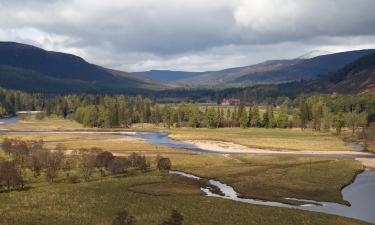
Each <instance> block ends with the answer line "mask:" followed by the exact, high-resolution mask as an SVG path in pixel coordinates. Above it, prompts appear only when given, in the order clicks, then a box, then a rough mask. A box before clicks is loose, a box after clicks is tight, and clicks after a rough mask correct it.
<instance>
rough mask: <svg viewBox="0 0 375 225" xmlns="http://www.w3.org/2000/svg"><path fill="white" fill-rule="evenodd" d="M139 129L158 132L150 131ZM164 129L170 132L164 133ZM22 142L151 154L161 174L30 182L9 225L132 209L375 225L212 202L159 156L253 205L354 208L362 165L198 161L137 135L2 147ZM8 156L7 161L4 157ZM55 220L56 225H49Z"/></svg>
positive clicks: (274, 139) (312, 137)
mask: <svg viewBox="0 0 375 225" xmlns="http://www.w3.org/2000/svg"><path fill="white" fill-rule="evenodd" d="M0 129H11V130H90V131H94V129H85V128H83V127H81V126H80V125H79V124H76V123H74V122H72V121H66V120H61V119H57V118H55V119H45V120H43V121H21V122H20V123H18V124H13V125H1V126H0ZM134 130H153V131H155V130H156V128H153V127H143V128H142V127H140V128H134ZM157 130H160V129H157ZM167 132H169V133H170V134H171V137H172V138H175V139H179V140H221V141H230V142H233V143H236V144H239V145H243V146H247V147H257V148H262V149H268V148H270V149H275V150H283V149H291V150H314V151H334V150H341V151H350V150H351V147H350V146H348V145H346V144H345V143H344V142H343V141H342V140H340V139H339V138H337V137H336V136H334V135H332V134H330V133H313V132H309V131H304V132H302V131H299V130H278V129H275V130H269V129H237V128H228V129H216V130H210V129H190V128H186V129H185V128H181V129H177V128H176V129H170V130H167ZM5 137H8V138H9V137H15V138H22V139H43V140H44V142H45V147H46V148H48V149H54V147H55V146H56V144H58V143H63V144H65V145H66V147H67V149H68V151H71V150H77V149H82V148H91V147H99V148H102V149H103V150H108V151H111V152H113V153H114V154H116V155H129V154H130V153H131V152H138V153H140V154H145V155H146V156H147V158H148V160H149V161H150V163H151V168H152V169H151V171H149V172H146V173H141V172H138V171H129V172H128V173H127V174H125V175H123V176H107V177H106V178H104V179H103V180H101V179H99V175H98V174H99V172H98V171H97V172H96V175H95V176H94V178H93V179H92V180H91V181H89V182H84V181H81V182H80V183H78V184H68V183H67V182H66V181H65V180H64V178H63V177H64V175H63V174H61V175H60V179H58V180H57V181H56V182H54V183H49V182H47V181H45V178H44V177H40V178H35V179H34V178H30V179H29V180H28V184H29V185H28V186H29V188H28V189H27V190H25V191H19V192H18V191H14V192H10V193H5V192H4V193H0V224H4V225H10V224H17V225H23V224H25V225H26V224H30V225H31V224H40V225H43V224H56V225H58V224H61V225H62V224H72V225H75V224H77V225H83V224H90V225H93V224H95V225H105V224H110V223H111V220H112V219H113V218H114V216H115V214H116V213H117V212H118V211H119V210H121V209H126V210H127V211H129V212H130V213H131V214H132V215H134V216H135V218H136V221H137V224H140V225H146V224H147V225H149V224H159V223H160V222H161V221H162V220H163V219H164V218H167V217H168V216H169V214H170V211H171V210H172V209H173V208H176V209H178V210H179V211H180V212H181V213H182V214H183V216H184V218H185V220H184V224H185V225H197V224H202V225H203V224H213V225H214V224H215V225H217V224H223V225H226V224H227V225H232V224H239V225H241V224H244V225H245V224H246V225H248V224H257V225H262V224H264V225H273V224H275V225H276V224H291V225H293V224H296V225H297V224H308V225H310V224H311V225H312V224H316V225H318V224H330V225H336V224H337V225H341V224H344V225H345V224H347V225H357V224H366V223H364V222H361V221H358V220H352V219H348V218H343V217H339V216H333V215H327V214H323V213H314V212H306V211H302V210H297V209H285V208H277V207H268V206H258V205H251V204H244V203H238V202H233V201H229V200H224V199H218V198H212V197H207V196H204V193H203V192H202V191H201V190H200V187H201V186H202V184H201V183H199V182H197V181H194V180H189V179H186V178H182V177H177V176H174V175H169V174H167V173H161V172H158V171H156V170H155V162H154V161H153V159H154V156H155V155H157V154H161V155H163V156H168V157H169V158H170V159H171V161H172V166H173V169H176V170H183V171H186V172H189V173H192V174H196V175H199V176H201V177H204V178H215V179H217V180H220V181H222V182H225V183H227V184H229V185H231V186H232V187H233V188H234V189H235V190H236V191H237V192H238V193H240V194H241V195H242V196H244V197H257V198H261V199H267V200H274V201H280V202H281V201H282V202H288V203H292V204H295V202H293V201H292V200H285V199H284V197H291V198H299V199H311V200H316V201H328V202H337V203H341V204H347V202H346V201H345V200H344V199H343V198H342V195H341V189H342V187H343V186H345V185H347V184H349V183H350V182H351V181H352V180H353V177H355V175H356V174H357V173H358V172H359V171H361V170H363V166H362V165H361V163H360V162H358V161H356V160H354V159H336V158H325V157H316V158H315V157H296V156H287V157H286V156H284V157H278V156H251V155H222V154H218V155H212V154H198V153H194V152H190V151H184V150H180V149H174V148H171V147H161V146H155V145H152V144H149V143H147V142H146V141H144V140H140V139H138V138H134V137H131V136H120V135H113V134H90V135H88V134H79V133H76V134H72V133H70V134H69V133H55V134H48V133H1V134H0V139H3V138H5ZM0 157H3V158H6V157H7V155H6V154H4V153H1V151H0ZM46 218H48V219H46Z"/></svg>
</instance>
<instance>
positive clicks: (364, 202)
mask: <svg viewBox="0 0 375 225" xmlns="http://www.w3.org/2000/svg"><path fill="white" fill-rule="evenodd" d="M17 122H18V118H17V117H13V118H6V119H0V124H10V123H17ZM0 127H1V126H0ZM1 132H19V133H23V132H26V133H27V132H33V133H38V132H40V133H86V134H88V135H89V134H92V133H100V132H80V131H42V130H41V131H35V130H34V131H16V130H2V131H1ZM103 133H112V134H116V135H126V136H134V137H137V138H140V139H143V140H145V141H147V142H149V143H150V144H154V145H161V146H168V147H173V148H179V149H184V150H190V151H195V152H199V153H202V154H203V153H210V154H223V152H222V151H214V150H212V149H203V148H198V147H197V146H195V145H193V144H190V143H187V142H183V141H177V140H172V139H170V138H169V136H168V134H166V133H164V132H103ZM352 147H353V150H355V151H357V152H358V153H352V154H347V155H344V156H343V155H340V154H339V153H335V154H312V153H303V154H298V155H299V156H314V157H317V156H322V157H350V158H357V157H368V158H373V157H374V155H371V154H367V153H366V154H363V155H357V154H359V153H362V152H363V151H365V149H364V148H363V147H362V146H361V145H358V144H355V143H353V144H352ZM225 154H239V153H238V152H230V151H226V152H225ZM277 154H278V153H277V152H274V153H273V152H269V153H267V154H264V155H277ZM282 154H283V155H296V154H295V153H290V154H285V152H284V153H282ZM262 155H263V154H262ZM172 173H174V174H177V175H182V176H186V177H189V178H191V179H201V178H200V177H197V176H194V175H192V174H187V173H184V172H180V171H174V172H172ZM209 182H210V184H211V185H214V186H216V187H218V188H219V189H220V190H221V191H222V192H223V193H224V194H225V195H224V196H221V195H217V194H215V193H212V192H211V191H210V190H209V189H208V188H202V191H204V192H205V193H206V195H207V196H211V197H218V198H224V199H228V200H232V201H238V202H243V203H248V204H258V205H268V206H275V207H284V208H296V209H302V210H307V211H315V212H323V213H328V214H334V215H340V216H345V217H350V218H354V219H359V220H363V221H367V222H370V223H375V213H374V212H375V171H373V170H366V171H364V172H363V173H361V174H359V175H358V176H357V177H356V179H355V181H354V182H353V183H352V184H350V185H348V186H347V187H345V188H344V189H343V190H342V195H343V198H344V200H346V201H348V202H350V204H351V206H345V205H341V204H337V203H330V202H314V201H311V200H302V199H301V201H304V202H306V201H307V202H311V203H313V204H304V205H300V206H295V205H288V204H285V203H280V202H272V201H263V200H258V199H244V198H239V197H238V194H237V193H236V192H235V190H234V189H233V188H232V187H230V186H229V185H227V184H224V183H221V182H220V181H218V180H214V179H211V180H209ZM285 198H288V196H285ZM294 200H298V199H294Z"/></svg>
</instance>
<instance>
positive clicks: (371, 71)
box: [218, 52, 375, 101]
mask: <svg viewBox="0 0 375 225" xmlns="http://www.w3.org/2000/svg"><path fill="white" fill-rule="evenodd" d="M333 92H337V93H341V94H358V93H374V94H375V52H373V53H370V54H368V55H365V56H363V57H361V58H359V59H357V60H355V61H353V62H351V63H349V64H348V65H346V66H344V67H343V68H341V69H340V70H339V71H336V72H334V73H331V74H328V75H326V76H322V77H320V78H318V79H316V80H311V81H300V82H297V81H294V82H289V83H282V84H263V85H256V86H250V87H245V88H231V89H225V90H221V91H220V93H219V94H218V96H219V99H223V98H233V97H235V98H241V99H245V100H246V101H259V100H264V99H267V98H277V97H279V96H288V97H291V98H294V97H296V96H298V95H300V94H301V93H333Z"/></svg>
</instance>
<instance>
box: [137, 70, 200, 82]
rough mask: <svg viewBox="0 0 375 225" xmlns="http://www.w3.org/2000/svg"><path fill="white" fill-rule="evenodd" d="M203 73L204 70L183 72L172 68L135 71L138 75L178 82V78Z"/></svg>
mask: <svg viewBox="0 0 375 225" xmlns="http://www.w3.org/2000/svg"><path fill="white" fill-rule="evenodd" d="M204 73H205V72H185V71H173V70H149V71H144V72H136V74H138V75H139V76H142V77H146V78H150V79H153V80H157V81H161V82H166V83H178V81H180V80H183V79H188V78H193V77H196V76H199V75H202V74H204Z"/></svg>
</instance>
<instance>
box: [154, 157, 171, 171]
mask: <svg viewBox="0 0 375 225" xmlns="http://www.w3.org/2000/svg"><path fill="white" fill-rule="evenodd" d="M171 167H172V163H171V160H170V159H169V158H160V159H158V162H157V168H158V169H159V170H170V169H171Z"/></svg>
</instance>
